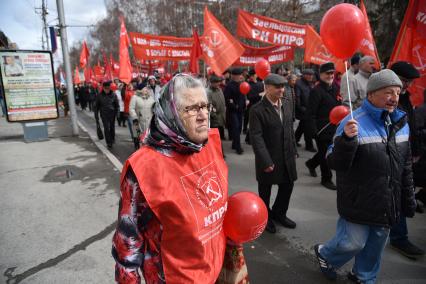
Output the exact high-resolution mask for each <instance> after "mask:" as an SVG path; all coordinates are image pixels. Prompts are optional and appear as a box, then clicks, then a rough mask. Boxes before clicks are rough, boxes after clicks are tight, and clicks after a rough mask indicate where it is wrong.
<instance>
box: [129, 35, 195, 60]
mask: <svg viewBox="0 0 426 284" xmlns="http://www.w3.org/2000/svg"><path fill="white" fill-rule="evenodd" d="M129 36H130V42H131V43H132V46H133V52H134V54H135V57H136V58H137V59H138V60H189V59H190V55H191V47H192V42H193V39H192V38H179V37H173V36H155V35H148V34H141V33H134V32H131V33H129Z"/></svg>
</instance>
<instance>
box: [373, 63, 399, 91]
mask: <svg viewBox="0 0 426 284" xmlns="http://www.w3.org/2000/svg"><path fill="white" fill-rule="evenodd" d="M390 86H398V87H400V88H402V82H401V80H400V79H399V78H398V76H397V75H396V74H395V72H393V71H392V70H390V69H383V70H382V71H379V72H377V73H373V74H371V76H370V78H369V79H368V83H367V94H368V93H371V92H374V91H377V90H380V89H383V88H386V87H390Z"/></svg>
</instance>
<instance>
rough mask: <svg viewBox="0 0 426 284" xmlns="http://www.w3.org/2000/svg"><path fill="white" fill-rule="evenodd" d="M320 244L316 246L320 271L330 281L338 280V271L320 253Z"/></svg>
mask: <svg viewBox="0 0 426 284" xmlns="http://www.w3.org/2000/svg"><path fill="white" fill-rule="evenodd" d="M319 246H320V245H319V244H316V245H315V246H314V251H315V255H316V257H317V260H318V263H319V266H320V269H321V272H322V274H324V276H325V277H327V278H328V279H330V280H336V278H337V273H336V270H335V269H334V268H333V267H332V266H331V265H330V264H329V263H328V262H327V260H326V259H325V258H323V257H322V256H321V254H320V252H319Z"/></svg>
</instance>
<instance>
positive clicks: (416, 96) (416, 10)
mask: <svg viewBox="0 0 426 284" xmlns="http://www.w3.org/2000/svg"><path fill="white" fill-rule="evenodd" d="M396 61H408V62H410V63H411V64H413V65H414V67H416V69H417V70H419V72H420V78H419V79H416V80H414V82H413V84H412V85H411V86H410V88H409V91H410V93H411V96H410V99H411V102H412V104H413V105H416V106H417V105H421V104H422V103H423V92H424V90H425V88H426V1H414V0H410V2H409V4H408V8H407V11H406V12H405V16H404V21H403V22H402V25H401V28H400V30H399V33H398V38H397V40H396V43H395V47H394V49H393V52H392V56H391V59H390V60H389V66H391V65H392V63H394V62H396Z"/></svg>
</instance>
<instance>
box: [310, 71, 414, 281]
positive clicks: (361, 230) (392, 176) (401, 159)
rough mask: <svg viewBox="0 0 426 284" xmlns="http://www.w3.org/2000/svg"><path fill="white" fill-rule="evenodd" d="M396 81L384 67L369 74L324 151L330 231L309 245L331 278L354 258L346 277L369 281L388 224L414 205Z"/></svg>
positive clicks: (373, 276) (409, 213)
mask: <svg viewBox="0 0 426 284" xmlns="http://www.w3.org/2000/svg"><path fill="white" fill-rule="evenodd" d="M401 87H402V83H401V80H400V79H399V78H398V76H396V74H395V73H394V72H393V71H391V70H389V69H384V70H382V71H380V72H378V73H375V74H373V75H371V77H370V78H369V80H368V84H367V94H368V95H367V99H366V100H364V101H363V104H362V106H361V107H360V108H358V109H357V110H355V111H354V112H353V119H351V118H350V116H348V117H346V118H345V119H344V120H343V121H342V122H341V123H340V124H339V127H338V129H337V131H336V136H335V138H334V144H333V145H332V146H331V147H330V149H329V151H328V157H327V159H328V162H329V164H330V166H331V168H333V169H335V170H336V174H337V210H338V213H339V219H338V221H337V229H336V235H335V236H334V237H333V238H332V239H331V240H329V241H328V242H326V243H325V244H323V245H315V254H316V256H317V259H318V262H319V265H320V269H321V271H322V273H323V274H324V275H325V276H326V277H327V278H329V279H336V269H339V268H340V267H342V266H343V265H344V264H345V263H347V262H349V261H350V260H351V259H352V258H355V262H354V265H353V267H352V270H351V272H350V273H349V274H348V278H349V279H350V280H352V281H355V282H356V283H367V284H370V283H375V282H376V279H377V274H378V273H379V270H380V262H381V257H382V253H383V249H384V247H385V245H386V241H387V238H388V235H389V229H390V228H391V227H392V226H393V225H395V224H397V223H398V222H399V220H400V217H401V214H404V215H405V216H407V217H413V215H414V211H415V208H416V202H415V200H414V188H413V179H412V169H411V151H410V146H409V141H408V136H409V127H408V124H407V119H406V117H405V113H404V112H403V111H400V110H398V109H397V105H398V98H399V94H400V91H401Z"/></svg>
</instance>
